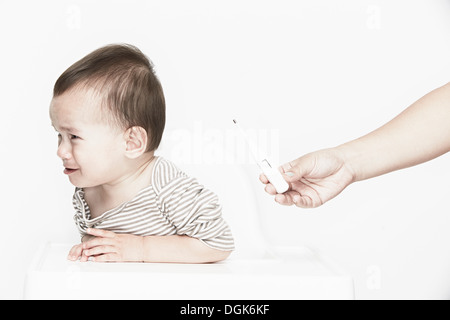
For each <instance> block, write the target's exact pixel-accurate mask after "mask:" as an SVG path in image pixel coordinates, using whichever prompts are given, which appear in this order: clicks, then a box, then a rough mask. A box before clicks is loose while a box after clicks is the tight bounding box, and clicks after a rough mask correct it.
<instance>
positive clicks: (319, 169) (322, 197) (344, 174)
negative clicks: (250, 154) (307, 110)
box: [259, 149, 355, 208]
mask: <svg viewBox="0 0 450 320" xmlns="http://www.w3.org/2000/svg"><path fill="white" fill-rule="evenodd" d="M280 171H281V173H282V175H283V177H284V179H285V180H286V181H287V182H288V183H289V190H288V191H286V192H285V193H282V194H277V192H276V190H275V187H274V186H273V185H272V184H271V183H270V182H269V181H268V179H267V177H266V176H265V175H264V174H261V175H260V177H259V179H260V180H261V182H262V183H264V184H266V187H265V190H266V192H267V193H269V194H271V195H275V201H276V202H278V203H280V204H282V205H288V206H290V205H293V204H295V205H296V206H297V207H302V208H315V207H319V206H321V205H322V204H324V203H325V202H327V201H328V200H330V199H332V198H334V197H335V196H337V195H338V194H339V193H341V192H342V190H344V189H345V188H346V187H347V186H348V185H349V184H351V183H352V182H353V181H354V176H355V175H354V172H352V169H351V168H350V167H349V166H348V165H346V163H345V159H344V157H343V155H342V154H341V153H340V152H339V151H337V150H336V149H325V150H320V151H316V152H313V153H309V154H307V155H304V156H302V157H300V158H298V159H296V160H293V161H290V162H288V163H286V164H284V165H282V166H281V167H280Z"/></svg>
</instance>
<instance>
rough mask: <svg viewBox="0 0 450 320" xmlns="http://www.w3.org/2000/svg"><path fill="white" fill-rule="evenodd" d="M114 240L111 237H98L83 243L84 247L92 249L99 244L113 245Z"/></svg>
mask: <svg viewBox="0 0 450 320" xmlns="http://www.w3.org/2000/svg"><path fill="white" fill-rule="evenodd" d="M112 243H113V240H111V238H101V237H97V238H94V239H92V240H89V241H86V242H85V243H83V249H90V248H93V247H98V246H105V245H112Z"/></svg>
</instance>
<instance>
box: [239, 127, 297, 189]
mask: <svg viewBox="0 0 450 320" xmlns="http://www.w3.org/2000/svg"><path fill="white" fill-rule="evenodd" d="M233 122H234V124H235V125H236V126H237V127H238V128H239V132H240V133H241V135H242V137H243V138H244V140H245V141H246V142H247V145H248V148H249V149H250V152H251V154H252V156H253V158H254V159H255V161H256V163H257V164H258V166H259V167H260V168H261V170H262V172H263V173H264V174H265V175H266V177H267V179H269V182H270V183H271V184H272V185H273V186H274V187H275V190H277V192H278V193H284V192H286V191H288V189H289V184H288V183H287V182H286V180H284V178H283V176H282V175H281V173H280V171H278V169H277V168H276V167H273V166H272V165H271V164H270V163H269V161H268V160H267V157H264V156H261V155H260V154H259V152H258V149H257V148H256V146H255V145H254V144H253V143H252V141H251V140H250V139H249V138H248V136H247V134H245V132H244V130H242V128H241V127H240V126H239V124H238V123H237V121H236V120H234V119H233Z"/></svg>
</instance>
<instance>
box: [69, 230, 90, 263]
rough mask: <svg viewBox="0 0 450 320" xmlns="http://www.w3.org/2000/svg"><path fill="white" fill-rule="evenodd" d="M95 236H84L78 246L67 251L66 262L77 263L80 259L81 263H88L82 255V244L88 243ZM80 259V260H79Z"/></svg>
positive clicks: (85, 256)
mask: <svg viewBox="0 0 450 320" xmlns="http://www.w3.org/2000/svg"><path fill="white" fill-rule="evenodd" d="M94 238H95V236H91V235H88V234H86V235H85V236H84V237H83V238H82V240H81V243H80V244H76V245H74V246H73V247H72V249H70V251H69V255H68V256H67V259H68V260H71V261H77V260H78V259H80V261H81V262H86V261H88V258H89V257H88V256H87V255H86V254H85V253H84V251H83V242H86V241H89V240H92V239H94ZM80 257H81V258H80Z"/></svg>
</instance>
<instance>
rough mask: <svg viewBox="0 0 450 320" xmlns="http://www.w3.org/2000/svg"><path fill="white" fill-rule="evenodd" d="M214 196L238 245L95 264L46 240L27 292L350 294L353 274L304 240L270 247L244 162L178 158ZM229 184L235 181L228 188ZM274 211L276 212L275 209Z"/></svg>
mask: <svg viewBox="0 0 450 320" xmlns="http://www.w3.org/2000/svg"><path fill="white" fill-rule="evenodd" d="M180 167H181V168H182V169H184V170H185V171H186V172H187V173H188V174H189V175H191V176H194V177H197V178H198V180H199V181H200V182H201V183H203V184H204V185H205V186H206V187H208V188H210V189H211V190H213V191H214V192H215V193H216V194H218V196H219V200H220V202H221V203H222V205H223V215H224V217H225V219H226V220H227V222H228V223H229V225H230V226H231V230H232V233H233V235H234V238H235V243H236V250H235V252H233V253H232V255H231V256H230V257H229V258H228V259H227V260H225V261H223V262H219V263H212V264H169V263H95V262H86V263H81V262H71V261H68V260H67V259H66V257H67V253H68V250H69V249H70V247H71V244H58V243H46V244H43V245H42V247H41V248H40V250H39V251H38V252H37V253H36V256H35V258H34V260H33V262H32V264H31V266H30V268H29V271H28V273H27V277H26V280H25V287H24V298H25V299H207V300H209V299H226V300H229V299H353V298H354V290H353V280H352V278H351V277H350V276H348V275H346V274H344V273H342V272H340V271H339V270H338V269H337V268H336V267H335V266H334V264H333V263H330V262H329V261H328V260H326V259H324V258H323V257H322V256H320V255H318V254H316V253H314V252H313V251H312V250H310V249H308V248H305V247H294V248H289V247H277V248H275V247H270V246H269V245H268V244H267V243H266V241H265V238H264V235H263V234H262V232H261V228H260V224H261V219H260V216H259V214H258V209H257V206H256V197H255V194H254V192H253V190H252V186H251V184H250V183H249V181H248V178H247V175H246V174H245V172H244V169H243V166H239V165H206V166H203V165H202V166H197V165H189V166H188V165H180ZM231 186H232V187H231ZM274 214H276V213H274Z"/></svg>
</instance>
